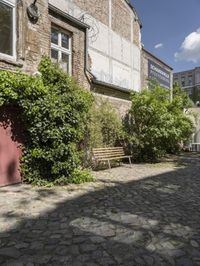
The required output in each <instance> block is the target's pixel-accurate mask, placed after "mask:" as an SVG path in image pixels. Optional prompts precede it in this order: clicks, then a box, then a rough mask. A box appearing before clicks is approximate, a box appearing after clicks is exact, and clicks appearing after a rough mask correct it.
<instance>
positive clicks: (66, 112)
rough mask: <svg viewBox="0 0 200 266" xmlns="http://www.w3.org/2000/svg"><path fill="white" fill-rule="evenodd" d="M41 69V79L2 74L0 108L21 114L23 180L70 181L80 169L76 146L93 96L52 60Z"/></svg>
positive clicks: (44, 61) (83, 130)
mask: <svg viewBox="0 0 200 266" xmlns="http://www.w3.org/2000/svg"><path fill="white" fill-rule="evenodd" d="M39 71H40V73H41V77H40V78H39V77H32V76H28V75H25V74H22V73H17V74H15V73H11V72H9V71H1V72H0V105H1V106H2V105H16V106H18V108H20V110H21V116H22V121H23V123H24V127H25V131H26V140H25V143H24V149H23V156H22V174H23V178H24V180H25V181H27V182H30V183H34V184H39V185H47V184H58V183H59V180H62V182H63V180H66V183H67V182H68V180H70V179H71V178H72V177H73V178H74V173H75V172H76V171H77V170H76V169H78V168H79V165H80V154H79V151H78V147H77V146H78V143H79V142H80V141H81V140H82V139H83V138H84V134H85V131H86V122H87V120H88V113H89V110H90V107H91V104H92V102H93V97H92V96H91V94H90V93H89V92H87V91H86V90H84V89H82V88H80V87H79V86H78V85H77V83H76V82H75V81H74V80H73V78H71V77H69V76H67V75H66V74H65V73H64V72H63V71H62V70H61V69H60V68H59V67H58V66H57V65H55V64H52V63H51V61H50V59H48V58H43V60H42V61H41V63H40V65H39ZM79 180H81V177H80V174H79Z"/></svg>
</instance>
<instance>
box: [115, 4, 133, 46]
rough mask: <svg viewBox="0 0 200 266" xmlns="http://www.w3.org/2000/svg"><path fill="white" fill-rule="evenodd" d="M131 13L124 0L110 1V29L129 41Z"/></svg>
mask: <svg viewBox="0 0 200 266" xmlns="http://www.w3.org/2000/svg"><path fill="white" fill-rule="evenodd" d="M131 16H132V11H131V10H130V8H129V7H128V5H127V4H126V3H125V1H124V0H112V29H113V30H114V31H115V32H117V33H119V34H120V35H121V36H122V37H124V38H126V39H127V40H129V41H131Z"/></svg>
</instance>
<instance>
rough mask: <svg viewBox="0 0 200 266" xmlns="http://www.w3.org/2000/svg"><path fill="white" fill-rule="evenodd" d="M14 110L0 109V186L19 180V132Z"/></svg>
mask: <svg viewBox="0 0 200 266" xmlns="http://www.w3.org/2000/svg"><path fill="white" fill-rule="evenodd" d="M19 129H20V126H19V120H18V115H17V112H16V110H14V109H11V108H10V109H8V108H6V109H5V108H1V109H0V186H5V185H10V184H16V183H19V182H21V175H20V156H21V148H20V137H19V136H20V134H19Z"/></svg>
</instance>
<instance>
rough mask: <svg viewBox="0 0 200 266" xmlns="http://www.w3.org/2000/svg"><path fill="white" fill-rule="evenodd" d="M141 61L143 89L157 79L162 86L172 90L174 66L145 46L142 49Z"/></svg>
mask: <svg viewBox="0 0 200 266" xmlns="http://www.w3.org/2000/svg"><path fill="white" fill-rule="evenodd" d="M141 61H142V62H141V77H142V79H141V80H142V84H141V86H142V89H145V88H148V86H149V81H151V80H155V81H157V82H158V83H159V84H160V86H162V87H164V88H167V89H170V90H171V88H172V84H173V72H172V71H173V68H171V67H170V66H169V65H167V64H166V63H165V62H163V61H162V60H160V59H159V58H157V57H156V56H155V55H153V54H152V53H150V52H149V51H147V50H146V49H144V48H143V49H142V60H141Z"/></svg>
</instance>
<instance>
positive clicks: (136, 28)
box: [133, 19, 141, 47]
mask: <svg viewBox="0 0 200 266" xmlns="http://www.w3.org/2000/svg"><path fill="white" fill-rule="evenodd" d="M133 42H134V44H135V45H137V46H138V47H140V46H141V33H140V24H139V22H138V20H137V19H134V20H133Z"/></svg>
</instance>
